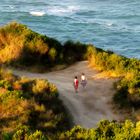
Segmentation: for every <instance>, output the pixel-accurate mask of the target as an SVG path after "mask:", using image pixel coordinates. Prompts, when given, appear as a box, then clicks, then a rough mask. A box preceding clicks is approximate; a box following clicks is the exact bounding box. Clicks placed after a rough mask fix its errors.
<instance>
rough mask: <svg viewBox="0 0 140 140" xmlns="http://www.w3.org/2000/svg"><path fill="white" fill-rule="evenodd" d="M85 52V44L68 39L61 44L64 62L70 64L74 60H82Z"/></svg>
mask: <svg viewBox="0 0 140 140" xmlns="http://www.w3.org/2000/svg"><path fill="white" fill-rule="evenodd" d="M86 52H87V46H86V45H85V44H82V43H80V42H73V41H71V40H69V41H67V42H65V43H64V46H63V59H64V60H65V62H66V63H68V64H72V63H74V62H76V61H80V60H84V59H85V58H84V56H85V54H86Z"/></svg>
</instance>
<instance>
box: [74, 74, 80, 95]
mask: <svg viewBox="0 0 140 140" xmlns="http://www.w3.org/2000/svg"><path fill="white" fill-rule="evenodd" d="M73 84H74V89H75V92H76V93H77V92H78V85H79V81H78V78H77V76H75V78H74V82H73Z"/></svg>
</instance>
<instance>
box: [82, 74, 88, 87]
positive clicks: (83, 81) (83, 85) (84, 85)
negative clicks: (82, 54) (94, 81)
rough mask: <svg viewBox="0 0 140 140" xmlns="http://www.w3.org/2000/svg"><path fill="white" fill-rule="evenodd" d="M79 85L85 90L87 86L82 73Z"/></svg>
mask: <svg viewBox="0 0 140 140" xmlns="http://www.w3.org/2000/svg"><path fill="white" fill-rule="evenodd" d="M81 85H82V87H83V88H85V87H86V85H87V78H86V76H85V74H84V73H82V75H81Z"/></svg>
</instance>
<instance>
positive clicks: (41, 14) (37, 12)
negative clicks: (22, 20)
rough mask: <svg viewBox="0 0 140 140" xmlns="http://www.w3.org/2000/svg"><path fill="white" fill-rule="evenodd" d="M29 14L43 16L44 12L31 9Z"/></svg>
mask: <svg viewBox="0 0 140 140" xmlns="http://www.w3.org/2000/svg"><path fill="white" fill-rule="evenodd" d="M30 14H31V15H33V16H43V15H45V12H43V11H31V12H30Z"/></svg>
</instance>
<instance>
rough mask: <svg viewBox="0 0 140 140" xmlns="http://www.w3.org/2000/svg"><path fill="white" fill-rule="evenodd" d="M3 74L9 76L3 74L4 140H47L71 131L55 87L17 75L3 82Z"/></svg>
mask: <svg viewBox="0 0 140 140" xmlns="http://www.w3.org/2000/svg"><path fill="white" fill-rule="evenodd" d="M3 74H4V75H5V76H6V72H4V71H1V72H0V75H1V80H0V138H1V139H7V140H8V139H9V140H11V139H23V138H24V139H29V140H30V139H31V140H33V139H38V140H40V139H42V140H46V139H48V138H52V137H56V136H57V135H58V134H60V133H61V132H64V131H65V130H68V128H69V127H70V124H69V118H68V117H67V114H66V111H65V108H64V106H63V104H62V102H61V101H60V100H59V99H58V91H57V88H56V86H55V85H54V84H52V83H49V82H48V81H47V80H41V79H34V80H31V79H28V78H23V77H22V78H20V77H16V76H14V75H10V77H14V78H12V79H11V78H6V79H3V77H2V75H3ZM8 75H9V74H8ZM6 77H8V76H6ZM8 79H9V80H8ZM24 126H27V127H28V129H27V127H24ZM28 130H29V131H28Z"/></svg>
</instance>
